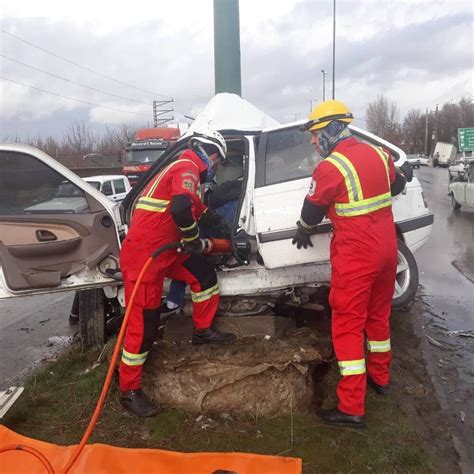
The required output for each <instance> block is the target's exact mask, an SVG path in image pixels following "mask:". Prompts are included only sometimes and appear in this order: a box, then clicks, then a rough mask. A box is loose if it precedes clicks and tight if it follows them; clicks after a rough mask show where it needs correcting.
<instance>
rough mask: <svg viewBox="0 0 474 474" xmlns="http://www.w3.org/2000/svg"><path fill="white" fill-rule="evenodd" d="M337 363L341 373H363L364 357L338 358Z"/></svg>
mask: <svg viewBox="0 0 474 474" xmlns="http://www.w3.org/2000/svg"><path fill="white" fill-rule="evenodd" d="M338 365H339V370H340V372H341V375H360V374H365V359H359V360H340V361H339V362H338Z"/></svg>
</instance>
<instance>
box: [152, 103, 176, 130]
mask: <svg viewBox="0 0 474 474" xmlns="http://www.w3.org/2000/svg"><path fill="white" fill-rule="evenodd" d="M172 102H174V99H170V100H154V101H153V127H155V128H156V127H159V126H161V125H164V124H165V123H168V122H170V121H171V120H174V116H173V115H172V116H171V117H163V115H165V114H168V113H170V112H173V111H174V109H173V108H172V107H171V108H170V109H168V108H166V109H164V108H163V107H166V106H167V105H168V104H171V103H172ZM160 117H161V118H160Z"/></svg>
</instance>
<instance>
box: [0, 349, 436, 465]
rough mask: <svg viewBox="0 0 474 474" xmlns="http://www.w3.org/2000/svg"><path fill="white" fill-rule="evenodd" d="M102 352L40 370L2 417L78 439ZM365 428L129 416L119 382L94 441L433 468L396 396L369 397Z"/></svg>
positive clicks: (28, 430)
mask: <svg viewBox="0 0 474 474" xmlns="http://www.w3.org/2000/svg"><path fill="white" fill-rule="evenodd" d="M99 353H100V351H98V350H90V351H87V352H82V351H81V350H80V349H79V348H71V349H70V350H68V351H67V352H66V353H65V354H63V355H62V356H61V357H60V358H59V359H58V360H57V361H56V362H53V363H51V364H49V365H48V366H47V367H46V368H44V369H42V370H41V371H38V372H37V373H36V374H34V375H33V376H32V377H31V378H30V379H29V380H28V381H27V383H26V385H25V392H24V394H23V395H22V396H21V397H20V399H19V400H18V401H17V402H16V404H15V406H14V407H13V408H12V409H11V410H10V412H9V413H8V414H7V416H6V417H5V418H4V420H3V421H4V424H5V426H7V427H9V428H10V429H12V430H14V431H16V432H17V433H20V434H23V435H25V436H29V437H32V438H36V439H40V440H43V441H48V442H52V443H57V444H75V443H78V442H79V440H80V438H81V436H82V433H83V431H84V430H85V428H86V426H87V424H88V422H89V418H90V416H91V414H92V411H93V409H94V407H95V404H96V401H97V397H98V394H99V392H100V388H101V386H102V383H103V380H104V377H105V373H106V369H107V367H106V364H105V363H102V364H100V365H98V366H96V367H95V368H93V369H92V370H91V367H93V366H94V365H95V364H94V362H95V361H96V360H97V358H98V356H99ZM337 379H338V374H337V371H336V369H335V368H333V369H332V370H331V371H330V373H329V375H328V377H327V381H328V392H329V393H330V394H331V395H330V396H328V397H327V399H326V400H325V402H324V406H326V407H330V406H333V404H334V403H335V396H334V395H333V393H334V388H335V385H336V383H337ZM367 423H368V428H367V429H365V430H360V431H358V430H351V429H343V428H329V427H325V426H323V425H321V424H320V423H318V421H317V419H316V417H315V416H313V415H301V414H294V415H293V416H290V415H288V416H276V417H272V418H265V419H263V418H262V419H260V418H253V417H251V416H243V415H234V414H216V415H215V416H214V415H211V416H202V417H199V416H197V415H196V414H191V413H186V412H184V411H181V410H175V409H165V410H164V411H163V412H162V413H160V414H159V415H158V416H156V417H154V418H148V419H137V418H134V417H132V416H129V415H128V414H126V413H125V412H124V411H123V410H122V408H121V406H120V405H119V403H118V401H117V387H116V385H115V384H113V386H112V389H111V392H110V394H109V396H108V399H107V402H106V405H105V407H104V411H103V414H102V416H101V418H100V419H99V422H98V424H97V426H96V428H95V431H94V433H93V435H92V438H91V439H90V442H91V443H99V442H100V443H107V444H111V445H114V446H126V447H141V448H143V447H146V448H160V449H169V450H175V451H183V452H187V451H240V452H252V453H260V454H272V455H285V456H296V457H301V458H302V459H303V466H304V472H305V473H307V474H309V473H320V472H325V473H333V472H334V473H359V472H374V473H379V472H384V473H428V472H434V470H433V468H432V466H431V465H430V462H429V460H428V455H427V453H426V452H425V451H424V448H423V444H422V440H421V439H420V436H419V434H418V433H417V432H416V430H415V427H414V426H413V424H412V422H411V421H410V420H409V419H408V418H407V417H406V416H405V415H404V413H403V412H402V411H401V410H400V408H399V406H398V404H397V401H396V396H395V395H390V396H388V397H381V396H377V395H375V394H373V393H371V392H370V391H369V392H368V397H367Z"/></svg>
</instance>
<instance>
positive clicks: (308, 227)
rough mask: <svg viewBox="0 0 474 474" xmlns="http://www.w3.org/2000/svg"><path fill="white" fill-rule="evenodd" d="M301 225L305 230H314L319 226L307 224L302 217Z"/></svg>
mask: <svg viewBox="0 0 474 474" xmlns="http://www.w3.org/2000/svg"><path fill="white" fill-rule="evenodd" d="M300 224H301V226H302V227H304V228H305V229H314V228H315V227H318V224H314V225H309V224H306V222H305V221H304V220H303V218H302V217H300Z"/></svg>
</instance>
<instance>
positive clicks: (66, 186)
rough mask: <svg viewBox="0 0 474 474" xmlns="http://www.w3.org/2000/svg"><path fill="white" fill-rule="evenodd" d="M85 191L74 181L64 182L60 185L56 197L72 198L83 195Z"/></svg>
mask: <svg viewBox="0 0 474 474" xmlns="http://www.w3.org/2000/svg"><path fill="white" fill-rule="evenodd" d="M83 196H84V192H83V191H82V190H81V189H79V188H78V187H77V186H75V185H74V184H72V183H66V182H63V183H61V184H60V185H59V186H58V190H57V191H56V194H55V195H54V197H56V198H72V197H83Z"/></svg>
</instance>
